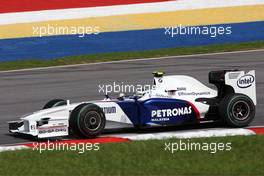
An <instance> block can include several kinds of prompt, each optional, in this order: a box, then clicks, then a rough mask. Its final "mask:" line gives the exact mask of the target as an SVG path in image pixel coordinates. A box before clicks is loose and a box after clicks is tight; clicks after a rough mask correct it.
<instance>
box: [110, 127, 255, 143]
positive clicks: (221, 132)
mask: <svg viewBox="0 0 264 176" xmlns="http://www.w3.org/2000/svg"><path fill="white" fill-rule="evenodd" d="M255 134H256V133H255V132H253V131H252V130H249V129H243V128H236V129H222V128H215V129H201V130H185V131H176V132H175V131H173V132H160V133H151V134H150V133H146V134H120V135H115V136H114V137H121V138H127V139H130V140H132V141H133V140H152V139H158V140H161V139H169V138H177V139H191V138H209V137H226V136H249V135H255Z"/></svg>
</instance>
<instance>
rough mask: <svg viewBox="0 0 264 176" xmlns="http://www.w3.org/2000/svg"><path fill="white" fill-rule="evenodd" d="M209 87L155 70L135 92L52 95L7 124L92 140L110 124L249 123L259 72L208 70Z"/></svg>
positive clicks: (22, 131) (43, 135)
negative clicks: (91, 97) (92, 97)
mask: <svg viewBox="0 0 264 176" xmlns="http://www.w3.org/2000/svg"><path fill="white" fill-rule="evenodd" d="M209 83H211V84H214V85H215V86H216V89H217V90H214V89H211V88H209V87H207V86H205V85H204V84H202V83H201V82H199V81H198V80H196V79H194V78H192V77H190V76H184V75H172V76H164V73H162V72H154V79H153V86H152V88H151V89H149V90H144V91H142V92H140V93H138V94H135V95H133V96H125V95H122V96H119V97H118V98H116V99H110V98H109V97H108V96H106V98H105V99H104V100H100V101H92V102H91V101H87V102H81V103H74V104H70V101H69V100H67V101H66V100H62V99H54V100H51V101H49V102H48V103H47V104H46V105H45V106H44V107H43V109H42V110H40V111H37V112H34V113H32V114H29V115H25V116H23V117H22V118H21V119H20V120H19V121H12V122H8V123H9V131H10V132H11V133H19V134H28V135H32V136H35V137H37V138H50V137H59V136H67V135H69V134H72V133H73V134H75V135H78V136H81V137H84V138H94V137H96V136H98V135H99V134H101V133H102V132H103V131H104V129H105V126H106V124H108V123H111V122H116V123H119V124H129V125H131V126H132V127H134V128H144V127H155V126H172V125H182V124H195V123H203V122H212V121H221V122H224V123H225V124H226V125H228V126H231V127H244V126H247V125H249V123H250V122H251V121H252V120H253V118H254V116H255V106H256V104H257V102H256V79H255V71H254V70H252V71H249V72H247V73H245V72H244V71H238V70H221V71H211V72H210V73H209Z"/></svg>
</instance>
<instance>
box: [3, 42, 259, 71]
mask: <svg viewBox="0 0 264 176" xmlns="http://www.w3.org/2000/svg"><path fill="white" fill-rule="evenodd" d="M260 48H264V41H258V42H247V43H240V44H225V45H210V46H199V47H185V48H170V49H159V50H149V51H139V52H138V51H137V52H118V53H105V54H92V55H80V56H71V57H63V58H58V59H52V60H46V61H43V60H39V59H32V60H20V61H10V62H0V70H2V71H3V70H16V69H25V68H37V67H49V66H58V65H70V64H83V63H94V62H103V61H117V60H126V59H138V58H151V57H162V56H177V55H187V54H198V53H213V52H224V51H238V50H250V49H260Z"/></svg>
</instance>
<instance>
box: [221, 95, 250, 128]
mask: <svg viewBox="0 0 264 176" xmlns="http://www.w3.org/2000/svg"><path fill="white" fill-rule="evenodd" d="M219 114H220V116H221V118H222V119H223V120H224V122H225V123H226V124H227V125H228V126H231V127H245V126H248V125H249V124H250V122H251V121H252V120H253V119H254V117H255V105H254V103H253V101H252V100H251V99H250V98H249V97H248V96H246V95H244V94H237V93H232V94H229V95H227V96H226V97H224V99H223V100H222V101H221V102H220V105H219Z"/></svg>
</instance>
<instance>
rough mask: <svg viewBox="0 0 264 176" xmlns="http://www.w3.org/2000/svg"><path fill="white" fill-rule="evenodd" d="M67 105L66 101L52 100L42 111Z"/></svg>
mask: <svg viewBox="0 0 264 176" xmlns="http://www.w3.org/2000/svg"><path fill="white" fill-rule="evenodd" d="M66 104H67V101H66V100H63V99H54V100H50V101H49V102H48V103H46V104H45V106H44V107H43V108H42V109H48V108H53V107H57V106H63V105H66Z"/></svg>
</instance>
